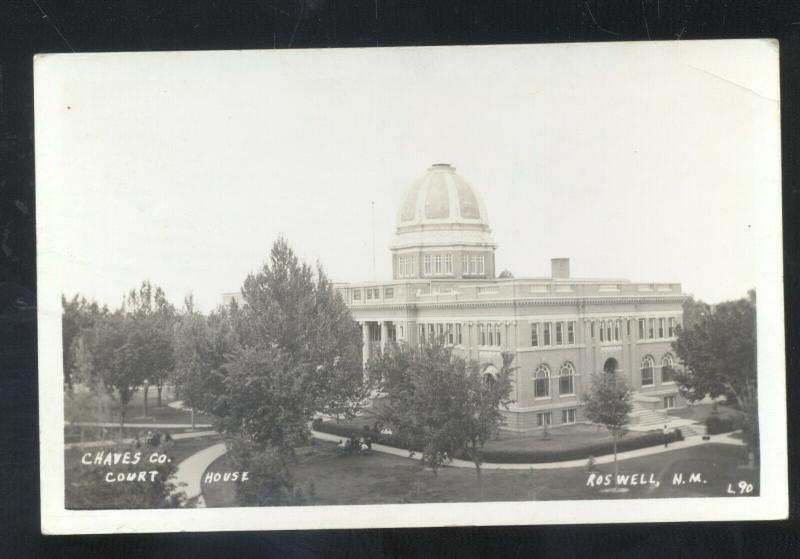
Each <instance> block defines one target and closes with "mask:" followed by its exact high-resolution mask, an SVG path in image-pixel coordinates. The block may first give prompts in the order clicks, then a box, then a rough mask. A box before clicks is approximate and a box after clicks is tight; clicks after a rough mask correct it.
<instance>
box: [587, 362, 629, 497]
mask: <svg viewBox="0 0 800 559" xmlns="http://www.w3.org/2000/svg"><path fill="white" fill-rule="evenodd" d="M632 396H633V395H632V393H631V391H630V389H629V388H628V386H627V385H626V384H625V383H624V382H623V381H622V380H621V379H618V378H617V377H616V375H615V374H614V373H605V372H604V373H596V374H594V375H592V387H591V388H590V389H589V392H588V393H587V394H586V396H585V398H584V401H583V403H584V413H585V414H586V417H587V418H588V419H589V421H592V422H594V423H598V424H600V425H604V426H605V427H606V429H608V430H609V431H611V436H612V437H613V439H614V486H615V487H616V486H617V474H618V473H619V467H618V464H617V441H618V440H619V437H620V436H621V435H622V434H623V433H624V428H625V425H627V424H628V422H629V421H630V416H629V414H630V412H631V409H632V405H631V398H632Z"/></svg>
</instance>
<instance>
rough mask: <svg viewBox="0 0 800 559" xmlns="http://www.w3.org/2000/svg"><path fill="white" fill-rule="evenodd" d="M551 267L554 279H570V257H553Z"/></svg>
mask: <svg viewBox="0 0 800 559" xmlns="http://www.w3.org/2000/svg"><path fill="white" fill-rule="evenodd" d="M550 269H551V270H552V272H551V276H552V278H553V279H569V258H551V259H550Z"/></svg>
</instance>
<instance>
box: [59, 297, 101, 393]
mask: <svg viewBox="0 0 800 559" xmlns="http://www.w3.org/2000/svg"><path fill="white" fill-rule="evenodd" d="M61 308H62V315H61V336H62V339H61V342H62V356H63V365H64V383H65V384H66V385H67V386H68V387H69V388H70V389H72V387H73V384H74V381H73V379H72V376H71V374H72V372H73V369H74V367H75V354H76V343H78V340H79V339H80V338H81V336H82V335H83V334H84V333H85V332H87V331H88V330H91V328H92V326H93V325H94V322H95V320H97V318H98V317H99V316H101V315H103V314H106V313H107V312H108V309H106V308H102V309H101V308H100V307H99V305H98V304H97V303H95V302H94V301H92V302H89V301H87V300H86V298H85V297H81V296H79V295H77V294H76V295H74V296H73V297H72V299H67V298H66V297H65V296H64V295H62V296H61ZM84 380H86V379H84Z"/></svg>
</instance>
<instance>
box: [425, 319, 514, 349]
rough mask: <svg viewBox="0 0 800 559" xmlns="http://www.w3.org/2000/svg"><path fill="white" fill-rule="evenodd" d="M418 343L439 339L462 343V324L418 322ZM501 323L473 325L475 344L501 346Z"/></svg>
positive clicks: (444, 341)
mask: <svg viewBox="0 0 800 559" xmlns="http://www.w3.org/2000/svg"><path fill="white" fill-rule="evenodd" d="M418 328H419V341H420V343H425V342H434V341H437V340H441V341H442V342H443V343H446V344H449V345H453V344H455V345H462V344H463V343H464V336H463V330H462V325H461V324H459V323H456V324H419V325H418ZM503 328H504V325H503V324H498V323H491V322H490V323H479V324H477V325H475V336H476V341H477V345H479V346H488V347H502V345H503Z"/></svg>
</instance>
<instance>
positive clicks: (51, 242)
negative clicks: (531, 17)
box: [36, 41, 780, 311]
mask: <svg viewBox="0 0 800 559" xmlns="http://www.w3.org/2000/svg"><path fill="white" fill-rule="evenodd" d="M36 72H37V73H36V86H37V101H36V134H37V153H38V156H37V176H38V177H39V180H38V182H37V208H38V209H37V212H38V214H37V227H38V237H39V257H40V261H41V260H42V255H43V254H45V255H50V256H52V257H53V260H52V262H51V263H50V264H47V266H48V267H46V268H41V267H40V277H41V274H42V271H44V272H45V273H49V274H52V275H53V277H55V278H56V279H55V280H54V281H56V282H57V286H58V288H59V289H60V290H61V292H62V293H64V294H67V295H68V296H71V295H72V294H74V293H80V294H82V295H85V296H86V297H87V298H90V299H94V300H97V301H99V302H101V303H105V304H109V305H111V306H116V305H118V304H119V302H120V301H121V298H122V295H123V293H125V292H126V291H127V290H129V289H130V288H133V287H135V286H137V285H138V284H139V283H140V282H141V281H142V280H145V279H148V280H150V281H151V282H153V283H155V284H157V285H159V286H161V287H162V288H164V290H165V291H166V293H167V296H168V297H169V298H170V300H171V301H172V302H173V303H175V304H176V305H180V304H181V303H182V300H183V298H184V297H185V296H186V295H188V294H192V295H193V297H194V299H195V302H196V304H197V306H198V307H199V308H200V309H202V310H204V311H209V310H211V309H212V308H214V307H215V306H216V305H218V304H220V303H221V301H222V298H221V296H222V293H225V292H231V291H237V290H238V289H239V288H240V287H241V285H242V282H243V280H244V278H245V277H246V276H247V274H248V273H250V272H252V271H255V270H257V269H258V268H259V267H260V266H261V265H262V263H263V262H264V261H265V260H266V259H267V257H268V254H269V250H270V247H271V245H272V243H273V241H274V240H275V239H276V238H277V237H278V236H279V235H283V236H285V237H286V238H287V239H288V241H289V242H290V244H291V245H292V246H293V248H294V249H295V251H296V252H297V253H298V255H299V256H300V257H301V258H303V259H305V260H307V261H309V262H315V261H319V262H320V263H321V264H322V265H323V267H324V268H325V270H326V272H327V273H328V275H329V276H330V277H331V279H333V280H334V281H339V282H349V281H364V280H372V279H373V278H376V279H378V280H381V279H390V278H391V260H390V256H389V250H388V246H389V244H390V242H391V240H392V237H393V235H394V230H395V217H396V212H397V209H398V207H399V204H400V200H401V199H402V196H403V193H404V191H405V190H406V189H407V188H408V187H409V186H410V185H411V184H412V183H413V182H414V181H415V180H416V179H418V178H419V177H420V176H422V175H423V174H424V173H425V172H426V170H427V168H428V167H429V166H430V165H431V164H432V163H437V162H447V163H450V164H452V165H453V166H455V167H456V172H457V173H458V174H460V175H461V176H462V177H463V178H464V179H466V180H467V181H468V182H469V183H470V184H471V185H472V186H473V188H475V190H477V191H478V192H479V193H480V195H481V197H482V198H483V200H484V202H485V204H486V207H487V211H488V215H489V222H490V225H491V228H492V235H493V237H494V239H495V241H496V242H497V244H498V248H497V253H496V258H497V266H496V267H497V271H498V272H499V271H500V270H503V269H509V270H511V271H512V272H513V273H514V275H515V276H517V277H524V276H547V275H549V271H550V259H551V258H554V257H569V258H570V260H571V268H572V270H571V271H572V275H573V276H576V277H614V278H627V279H630V280H632V281H653V282H680V283H682V285H683V290H684V292H685V293H689V294H693V295H694V296H695V297H698V298H700V299H703V300H705V301H707V302H710V303H715V302H719V301H722V300H726V299H732V298H737V297H741V296H743V295H744V294H745V293H746V291H747V290H748V289H749V288H751V287H753V286H754V285H755V284H756V279H757V275H758V274H757V270H756V265H757V245H758V239H759V238H760V237H759V234H764V232H765V231H766V227H767V225H768V224H764V223H759V217H758V216H759V213H758V212H757V211H756V210H755V209H754V208H756V207H757V206H758V204H759V203H761V197H763V196H764V192H766V191H770V192H773V191H774V188H772V186H774V185H773V184H772V183H770V181H772V182H774V181H775V180H776V177H779V163H780V160H779V158H778V157H776V152H775V149H774V146H775V145H777V138H778V134H779V132H778V102H777V99H778V97H779V92H778V79H777V46H776V45H775V44H774V43H770V42H767V41H755V42H744V41H736V42H720V41H713V42H711V41H709V42H705V41H702V42H670V43H648V44H645V43H628V44H613V43H605V44H593V45H588V44H573V45H540V46H504V47H436V48H394V49H390V48H381V49H348V50H339V49H328V50H294V51H286V50H284V51H227V52H195V53H127V54H79V55H56V56H54V57H45V58H43V59H40V60H37V66H36ZM765 146H767V147H765ZM770 146H773V147H770ZM372 212H374V230H373V226H372V223H373V213H372ZM772 225H774V224H772ZM373 233H374V240H375V242H374V254H375V267H374V269H373ZM51 264H52V266H53V267H49V266H50V265H51Z"/></svg>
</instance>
